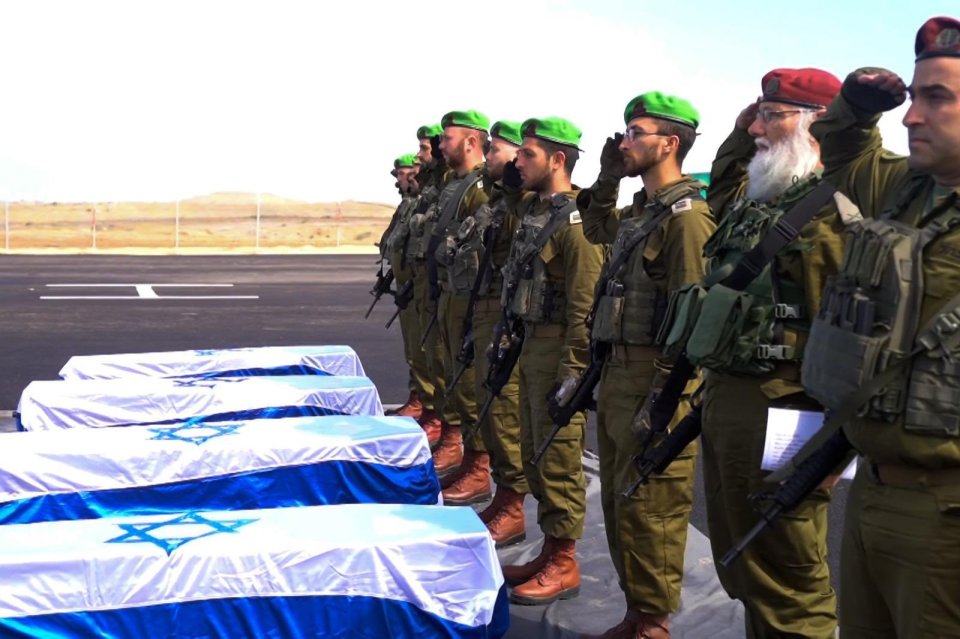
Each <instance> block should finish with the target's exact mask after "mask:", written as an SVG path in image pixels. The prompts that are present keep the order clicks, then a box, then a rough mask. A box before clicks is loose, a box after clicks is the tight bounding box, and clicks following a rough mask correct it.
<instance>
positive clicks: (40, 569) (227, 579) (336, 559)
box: [0, 504, 508, 639]
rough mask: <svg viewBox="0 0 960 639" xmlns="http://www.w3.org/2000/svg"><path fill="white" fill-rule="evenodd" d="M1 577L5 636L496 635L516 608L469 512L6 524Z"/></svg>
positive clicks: (386, 509)
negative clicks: (510, 605) (509, 603)
mask: <svg viewBox="0 0 960 639" xmlns="http://www.w3.org/2000/svg"><path fill="white" fill-rule="evenodd" d="M0 574H2V575H3V576H4V577H3V579H2V580H0V635H2V636H11V635H14V636H58V637H61V636H62V637H80V636H89V637H94V636H110V637H131V638H132V637H178V638H197V639H199V638H200V637H231V638H233V637H258V638H259V637H277V638H280V637H283V638H287V637H290V638H299V637H318V636H335V637H417V638H425V637H477V638H480V637H484V638H486V637H491V638H492V637H500V636H502V634H503V633H504V631H505V630H506V625H507V616H508V607H507V604H506V598H505V591H504V588H503V577H502V575H501V573H500V569H499V567H498V565H497V555H496V553H495V551H494V547H493V541H492V540H491V539H490V536H489V535H488V534H487V532H486V529H485V527H484V526H483V524H482V523H481V522H480V520H479V519H478V518H477V516H476V514H475V513H474V512H473V511H471V510H470V509H469V508H449V507H447V508H445V507H442V506H409V505H374V504H353V505H342V506H315V507H305V508H274V509H269V510H245V511H233V512H203V513H200V512H197V513H185V514H182V515H176V516H173V515H163V516H143V517H123V518H109V519H90V520H81V521H64V522H48V523H37V524H22V525H10V526H0ZM17 633H20V634H17Z"/></svg>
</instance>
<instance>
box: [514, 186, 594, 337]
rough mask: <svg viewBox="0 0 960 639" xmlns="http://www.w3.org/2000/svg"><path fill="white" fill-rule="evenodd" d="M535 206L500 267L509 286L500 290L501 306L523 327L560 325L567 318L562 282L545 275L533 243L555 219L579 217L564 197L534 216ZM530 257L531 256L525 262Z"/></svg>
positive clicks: (542, 262) (544, 266) (534, 201)
mask: <svg viewBox="0 0 960 639" xmlns="http://www.w3.org/2000/svg"><path fill="white" fill-rule="evenodd" d="M538 203H539V200H538V198H533V199H532V200H531V202H530V209H528V211H527V214H526V215H524V216H523V221H522V222H521V225H520V228H518V229H517V232H516V234H515V235H514V239H513V245H512V247H511V253H510V259H509V260H507V264H506V265H505V266H504V267H503V281H504V282H505V283H511V285H509V286H504V287H503V293H502V297H501V305H502V306H504V307H505V308H507V309H508V310H509V311H510V312H511V313H513V314H514V315H516V316H517V317H519V318H520V319H522V320H523V321H524V322H527V323H531V324H563V323H565V322H566V317H567V315H566V310H567V293H566V287H565V286H564V282H563V281H562V280H561V281H557V280H554V279H552V278H551V277H550V275H549V274H548V273H547V264H546V262H544V261H543V259H542V258H541V257H540V252H541V251H542V249H543V245H541V246H539V247H538V246H537V243H536V239H537V236H538V235H540V232H541V231H542V230H543V229H544V228H545V227H546V226H547V225H548V224H549V223H550V222H551V220H554V218H555V217H557V216H566V217H567V218H568V219H569V218H570V216H579V213H576V202H575V201H574V200H573V199H572V198H570V197H567V196H565V195H555V196H554V197H553V199H552V200H551V202H550V207H549V208H547V209H546V210H545V211H543V212H541V213H536V212H535V209H536V206H537V204H538ZM568 223H569V222H564V223H563V224H561V225H559V226H558V227H557V229H559V228H562V227H563V226H565V225H566V224H568ZM544 244H545V243H544ZM531 255H535V256H533V257H532V259H529V258H530V257H531ZM511 293H512V296H511Z"/></svg>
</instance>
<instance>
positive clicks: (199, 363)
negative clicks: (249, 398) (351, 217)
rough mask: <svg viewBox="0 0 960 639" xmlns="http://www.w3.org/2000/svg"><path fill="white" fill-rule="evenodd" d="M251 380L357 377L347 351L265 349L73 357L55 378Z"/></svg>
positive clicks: (360, 373)
mask: <svg viewBox="0 0 960 639" xmlns="http://www.w3.org/2000/svg"><path fill="white" fill-rule="evenodd" d="M256 375H352V376H361V377H362V376H363V375H364V372H363V366H362V365H361V364H360V358H359V357H357V353H356V352H355V351H354V350H353V349H352V348H350V347H349V346H266V347H261V348H226V349H217V350H196V351H167V352H161V353H121V354H117V355H76V356H74V357H71V358H70V359H69V361H67V363H66V365H65V366H64V367H63V368H62V369H61V370H60V377H62V378H63V379H67V380H75V379H113V378H116V377H141V376H145V377H253V376H256Z"/></svg>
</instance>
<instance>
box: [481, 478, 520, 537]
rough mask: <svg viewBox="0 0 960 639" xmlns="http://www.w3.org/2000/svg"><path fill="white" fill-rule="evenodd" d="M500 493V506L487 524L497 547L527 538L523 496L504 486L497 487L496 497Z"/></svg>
mask: <svg viewBox="0 0 960 639" xmlns="http://www.w3.org/2000/svg"><path fill="white" fill-rule="evenodd" d="M501 493H502V494H503V497H502V498H501V501H502V506H501V507H500V510H498V511H497V512H496V514H495V515H494V516H493V519H491V520H490V522H489V523H488V524H487V530H488V531H490V536H491V537H493V541H494V542H496V547H497V548H504V547H506V546H510V545H513V544H518V543H520V542H521V541H523V540H524V539H526V538H527V520H526V517H524V514H523V497H524V496H523V495H521V494H520V493H518V492H516V491H515V490H512V489H510V488H507V487H506V486H500V487H498V488H497V496H498V497H499V496H500V495H501Z"/></svg>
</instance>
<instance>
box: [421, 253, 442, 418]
mask: <svg viewBox="0 0 960 639" xmlns="http://www.w3.org/2000/svg"><path fill="white" fill-rule="evenodd" d="M421 262H422V260H421ZM413 295H414V301H415V302H416V308H417V317H418V320H419V323H420V330H421V331H425V330H426V329H427V326H429V324H430V319H431V318H432V317H433V311H434V309H435V308H436V302H433V301H431V300H430V283H429V282H428V281H427V267H426V266H425V265H423V264H422V263H421V264H418V266H417V267H416V268H415V269H414V273H413ZM438 323H439V320H438ZM420 339H423V333H422V332H421V333H420ZM417 346H419V343H418V344H417ZM422 350H423V357H424V360H425V361H426V363H427V374H428V376H429V378H430V382H431V383H432V384H433V404H434V406H433V408H434V410H437V411H439V410H440V409H441V408H442V407H443V405H444V401H445V400H444V398H445V396H446V387H447V384H446V381H445V380H446V377H445V373H446V368H445V362H446V357H445V356H444V350H443V342H442V341H441V340H440V331H439V330H437V327H436V326H434V327H433V328H432V329H431V330H430V334H429V335H428V336H427V340H426V342H424V344H423V349H422Z"/></svg>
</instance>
